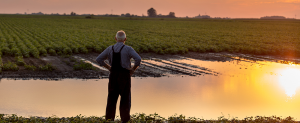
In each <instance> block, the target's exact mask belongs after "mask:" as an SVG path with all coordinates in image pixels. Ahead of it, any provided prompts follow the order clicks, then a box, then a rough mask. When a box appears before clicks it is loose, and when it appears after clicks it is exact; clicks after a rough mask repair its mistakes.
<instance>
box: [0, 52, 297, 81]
mask: <svg viewBox="0 0 300 123" xmlns="http://www.w3.org/2000/svg"><path fill="white" fill-rule="evenodd" d="M98 55H99V54H98V53H88V54H75V55H73V56H78V57H80V58H84V59H86V60H88V61H89V62H92V63H95V64H97V62H96V61H95V59H96V57H97V56H98ZM73 56H70V57H69V56H68V57H66V56H46V57H41V58H39V59H38V58H24V62H25V63H26V64H27V65H33V66H36V67H37V68H38V67H39V66H40V65H46V64H47V63H50V64H51V65H52V66H54V67H55V68H56V69H55V70H53V71H41V70H35V71H32V70H26V69H25V67H24V66H19V70H18V71H2V73H1V74H0V79H1V78H36V79H45V78H62V79H63V78H79V79H98V78H107V77H108V75H109V72H108V71H105V70H101V69H95V70H74V69H73V66H74V65H75V64H76V63H77V62H78V61H80V59H79V58H77V57H73ZM140 56H141V57H142V63H141V66H140V67H139V68H138V69H137V71H136V72H135V73H134V75H133V77H161V76H172V75H175V76H177V75H179V76H181V75H188V76H197V75H201V74H209V75H217V74H218V73H217V72H214V71H211V70H210V69H209V68H202V67H199V66H193V65H190V64H186V63H178V62H176V61H172V60H171V59H198V60H206V61H218V62H226V61H231V60H245V61H249V62H256V61H261V60H265V61H272V62H278V63H291V62H293V63H299V62H300V59H289V58H278V57H270V56H253V55H246V54H232V53H195V52H189V53H187V54H181V55H159V54H154V53H141V54H140ZM282 59H283V60H282ZM2 60H3V63H6V62H8V61H11V62H16V61H15V58H14V57H10V56H3V57H2ZM286 60H290V61H286Z"/></svg>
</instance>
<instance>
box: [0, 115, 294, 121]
mask: <svg viewBox="0 0 300 123" xmlns="http://www.w3.org/2000/svg"><path fill="white" fill-rule="evenodd" d="M11 122H20V123H21V122H22V123H42V122H47V123H58V122H59V123H61V122H62V123H107V122H112V121H106V120H105V116H102V117H96V116H90V117H86V116H82V115H77V116H76V117H67V118H64V117H63V118H58V117H56V116H52V117H29V118H25V117H22V116H17V115H15V114H13V115H4V114H0V123H11ZM114 122H115V123H121V121H120V118H118V119H116V120H115V121H114ZM130 122H131V123H151V122H154V123H163V122H171V123H298V122H297V121H295V119H294V118H292V117H286V118H281V117H276V116H271V117H264V116H256V117H246V118H244V119H241V120H239V119H236V118H225V117H224V116H221V117H219V118H218V119H217V120H204V119H200V118H195V117H188V118H186V117H185V116H183V115H179V116H177V115H173V116H171V117H169V118H167V119H166V118H163V117H161V116H159V115H158V114H156V113H154V114H150V115H145V114H144V113H142V114H134V115H131V120H130Z"/></svg>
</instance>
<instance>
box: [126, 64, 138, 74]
mask: <svg viewBox="0 0 300 123" xmlns="http://www.w3.org/2000/svg"><path fill="white" fill-rule="evenodd" d="M138 67H139V66H135V65H134V66H133V67H132V68H129V69H128V70H129V71H130V76H132V74H133V73H134V71H135V70H136V69H137V68H138Z"/></svg>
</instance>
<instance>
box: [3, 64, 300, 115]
mask: <svg viewBox="0 0 300 123" xmlns="http://www.w3.org/2000/svg"><path fill="white" fill-rule="evenodd" d="M173 61H175V62H178V63H186V64H191V65H194V66H198V67H203V68H209V69H210V70H212V71H215V72H217V73H220V74H219V75H218V76H214V75H201V76H196V77H190V76H183V77H182V76H177V77H169V78H168V77H161V78H132V110H131V113H141V112H144V113H146V114H153V113H154V112H156V113H158V114H160V115H161V116H163V117H166V118H167V117H168V116H171V115H174V114H175V113H177V114H184V115H185V116H187V117H193V116H196V117H198V118H205V119H211V118H213V119H216V118H217V117H219V116H222V113H223V114H224V115H225V116H227V114H230V116H234V117H239V118H244V117H246V116H257V115H260V116H271V115H277V116H282V117H286V116H292V117H295V118H297V119H300V116H299V110H298V109H299V108H300V105H299V103H300V94H299V93H300V89H299V87H300V81H299V80H300V78H299V77H300V66H299V65H289V64H281V63H275V62H266V61H255V62H254V61H251V60H245V59H243V61H242V60H232V61H227V62H211V61H201V60H196V59H190V58H189V59H181V60H178V59H174V60H173ZM1 82H2V83H1V86H0V98H1V100H0V113H6V114H11V113H17V114H19V115H24V116H28V115H34V116H51V115H52V114H55V115H57V116H60V117H63V116H64V117H66V116H76V115H78V114H83V115H86V116H95V115H96V116H103V115H104V114H105V106H106V98H107V84H108V79H100V80H85V81H82V80H75V79H63V80H62V81H46V80H27V81H23V80H2V81H1ZM291 97H293V98H291ZM287 98H289V101H286V100H287ZM118 113H119V112H118V110H117V115H119V114H118Z"/></svg>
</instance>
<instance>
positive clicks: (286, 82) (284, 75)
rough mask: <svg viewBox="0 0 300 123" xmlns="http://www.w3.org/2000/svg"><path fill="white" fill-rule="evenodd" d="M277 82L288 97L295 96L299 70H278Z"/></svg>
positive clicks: (298, 83) (299, 74)
mask: <svg viewBox="0 0 300 123" xmlns="http://www.w3.org/2000/svg"><path fill="white" fill-rule="evenodd" d="M279 73H280V76H279V78H278V81H279V83H280V85H281V86H282V87H283V88H284V90H285V93H286V95H287V96H289V97H293V96H294V95H295V94H296V90H297V89H298V88H299V87H300V69H295V68H286V69H283V70H280V72H279Z"/></svg>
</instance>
